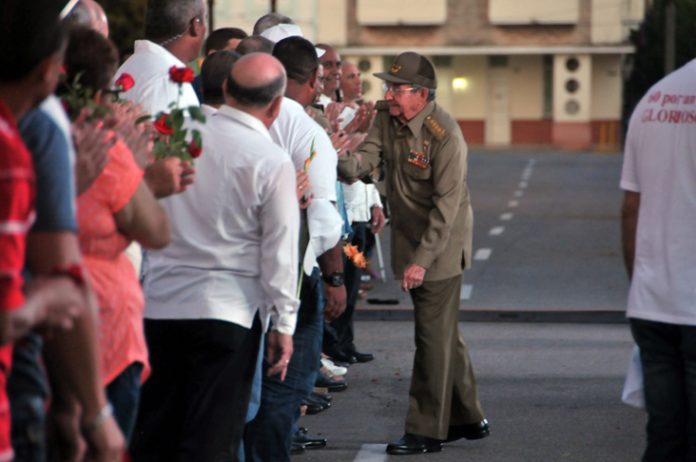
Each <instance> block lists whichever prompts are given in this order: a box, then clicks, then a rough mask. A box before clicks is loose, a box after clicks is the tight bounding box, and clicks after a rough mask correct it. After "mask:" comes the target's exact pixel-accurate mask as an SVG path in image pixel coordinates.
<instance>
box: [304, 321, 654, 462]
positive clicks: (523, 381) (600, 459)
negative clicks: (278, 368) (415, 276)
mask: <svg viewBox="0 0 696 462" xmlns="http://www.w3.org/2000/svg"><path fill="white" fill-rule="evenodd" d="M460 329H461V331H462V333H463V335H464V338H465V339H466V341H467V344H468V346H469V348H470V351H471V356H472V360H473V362H474V366H475V369H476V374H477V379H478V382H479V391H480V399H481V403H482V406H483V408H484V412H485V413H486V415H487V417H488V419H489V420H490V422H491V429H492V435H491V436H490V437H489V438H486V439H484V440H480V441H460V442H456V443H453V444H450V445H446V446H445V448H444V449H443V451H442V452H441V453H439V454H428V455H424V456H401V457H397V456H390V457H387V455H386V454H385V453H384V448H385V444H386V443H387V442H388V441H390V440H393V439H397V438H399V437H400V436H401V434H402V433H403V419H404V416H405V413H406V408H407V406H408V384H409V377H410V369H411V361H412V358H413V340H412V338H413V324H412V323H410V322H405V321H363V322H359V323H357V325H356V332H357V336H358V344H359V345H360V346H361V347H362V348H363V349H365V350H366V351H371V352H374V353H375V355H376V357H377V359H376V360H375V361H373V362H371V363H367V364H359V365H354V366H351V368H350V370H349V372H348V380H349V387H348V390H346V391H345V392H341V393H335V394H334V395H333V396H334V404H333V406H332V408H330V409H329V410H327V411H324V412H323V413H320V414H317V415H314V416H307V417H303V418H302V419H300V425H301V426H306V427H309V430H310V433H316V434H321V435H322V436H324V437H326V438H328V439H329V445H328V447H327V448H325V449H319V450H313V451H307V452H305V454H303V455H298V456H295V457H294V459H295V460H298V461H306V462H318V461H346V462H349V461H359V462H380V461H386V460H390V461H394V460H408V461H421V460H422V461H425V460H427V461H430V462H438V461H440V462H442V461H467V462H542V461H549V462H560V461H564V462H566V461H567V462H628V461H638V460H640V454H641V450H642V445H643V426H644V424H645V417H644V414H643V412H642V411H640V410H636V409H633V408H630V407H628V406H626V405H624V404H622V403H621V402H620V393H621V387H622V384H623V374H624V373H625V370H626V367H627V365H628V359H629V354H630V351H631V345H632V343H631V339H630V334H629V332H628V328H627V327H626V326H624V325H617V324H611V325H596V324H550V323H544V324H536V323H504V322H497V323H478V322H472V323H463V324H461V325H460Z"/></svg>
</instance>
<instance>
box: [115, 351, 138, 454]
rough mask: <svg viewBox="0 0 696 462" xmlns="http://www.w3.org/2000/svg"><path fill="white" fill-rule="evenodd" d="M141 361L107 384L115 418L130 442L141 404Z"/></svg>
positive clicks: (127, 441)
mask: <svg viewBox="0 0 696 462" xmlns="http://www.w3.org/2000/svg"><path fill="white" fill-rule="evenodd" d="M142 372H143V365H142V364H141V363H133V364H131V365H130V366H128V367H127V368H126V369H124V370H123V372H121V373H120V374H119V375H118V376H117V377H116V378H115V379H114V380H112V381H111V383H109V384H108V385H107V386H106V397H107V399H108V400H109V402H110V403H111V405H112V406H113V408H114V419H115V420H116V423H117V424H118V426H119V428H120V429H121V431H122V432H123V436H124V437H125V438H126V443H129V442H130V439H131V436H132V435H133V428H134V427H135V419H136V417H137V416H138V405H139V404H140V375H141V374H142Z"/></svg>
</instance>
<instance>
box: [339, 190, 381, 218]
mask: <svg viewBox="0 0 696 462" xmlns="http://www.w3.org/2000/svg"><path fill="white" fill-rule="evenodd" d="M341 186H342V187H343V197H344V199H345V202H346V212H348V221H350V222H351V223H353V222H354V221H365V222H367V221H370V220H371V219H372V207H374V206H377V207H380V208H381V207H382V200H381V199H380V197H379V191H377V188H376V187H375V185H373V184H365V183H363V182H362V181H356V182H355V183H353V184H345V183H341Z"/></svg>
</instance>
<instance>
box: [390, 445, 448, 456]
mask: <svg viewBox="0 0 696 462" xmlns="http://www.w3.org/2000/svg"><path fill="white" fill-rule="evenodd" d="M440 451H442V446H435V447H432V448H423V449H418V450H416V449H405V448H390V447H389V446H387V454H391V455H393V456H411V455H415V454H426V453H428V452H440Z"/></svg>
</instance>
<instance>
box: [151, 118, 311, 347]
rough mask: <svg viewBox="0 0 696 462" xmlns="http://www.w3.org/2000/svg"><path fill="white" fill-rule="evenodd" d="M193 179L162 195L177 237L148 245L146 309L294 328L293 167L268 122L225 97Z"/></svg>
mask: <svg viewBox="0 0 696 462" xmlns="http://www.w3.org/2000/svg"><path fill="white" fill-rule="evenodd" d="M201 135H202V136H203V153H202V155H201V157H199V158H198V159H196V171H197V179H196V182H195V183H194V184H193V185H192V186H191V187H190V188H189V189H188V190H187V191H186V193H185V194H178V195H176V196H172V197H168V198H166V199H163V200H162V201H161V203H162V205H163V206H164V208H165V210H166V211H167V214H168V215H169V217H170V220H171V223H172V242H171V244H170V245H169V246H167V247H166V248H164V249H162V250H157V251H151V252H148V255H149V271H148V275H147V278H146V279H145V286H144V289H145V299H146V307H145V317H146V318H149V319H217V320H223V321H229V322H233V323H235V324H238V325H240V326H242V327H246V328H250V327H251V325H252V323H253V320H254V316H255V315H256V312H257V310H259V311H260V313H259V314H260V318H261V322H262V324H263V326H264V330H266V329H267V328H268V321H269V318H270V319H271V320H272V321H273V325H274V329H275V330H277V331H279V332H281V333H283V334H288V335H292V334H293V332H294V330H295V323H296V317H297V308H298V306H299V300H298V299H297V297H296V294H297V280H298V268H299V260H298V246H299V243H298V239H299V228H300V214H299V207H298V204H297V195H296V193H295V188H296V181H295V168H294V166H293V164H292V162H290V159H289V158H288V155H287V153H286V152H285V151H284V150H283V149H281V148H280V147H278V146H277V145H276V144H275V143H273V141H272V140H271V137H270V135H269V133H268V130H267V129H266V127H265V126H264V125H263V124H262V123H261V121H259V120H258V119H256V118H255V117H252V116H250V115H249V114H246V113H244V112H241V111H239V110H236V109H234V108H231V107H229V106H222V107H221V108H220V110H219V111H218V112H217V113H215V114H214V115H212V116H210V117H209V119H208V121H207V123H206V125H205V127H204V128H203V129H202V132H201Z"/></svg>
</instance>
